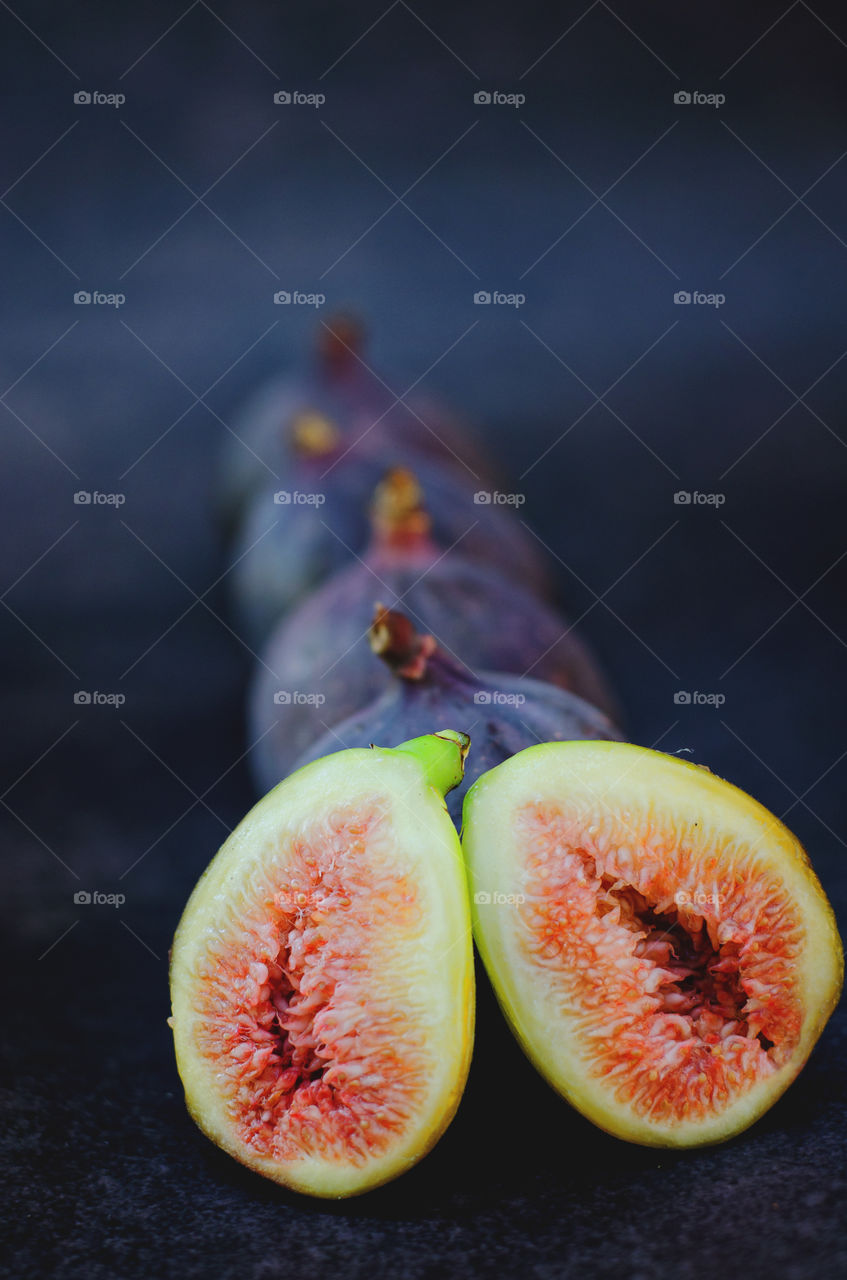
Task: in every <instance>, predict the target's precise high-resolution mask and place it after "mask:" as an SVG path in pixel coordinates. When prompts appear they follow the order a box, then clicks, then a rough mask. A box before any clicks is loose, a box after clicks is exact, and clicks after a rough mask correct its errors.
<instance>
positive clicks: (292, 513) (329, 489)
mask: <svg viewBox="0 0 847 1280" xmlns="http://www.w3.org/2000/svg"><path fill="white" fill-rule="evenodd" d="M321 422H322V420H321V419H317V418H314V417H312V418H310V419H309V420H308V421H307V422H306V423H305V426H306V427H308V428H311V430H310V438H311V437H312V435H314V436H315V437H316V439H315V441H314V446H315V447H312V446H310V447H309V448H303V449H301V451H300V457H299V461H298V464H297V466H296V468H292V473H291V483H292V486H293V488H292V489H290V490H287V491H281V492H271V491H269V490H264V491H263V492H262V493H261V494H260V495H257V497H256V498H254V499H253V502H252V504H251V506H250V507H249V509H248V513H247V517H246V520H245V522H244V527H243V529H242V531H241V534H240V536H239V538H238V541H237V543H236V546H235V554H234V566H233V569H232V573H231V574H230V578H229V585H230V592H231V597H232V602H233V609H234V613H235V617H236V619H237V623H238V626H239V628H240V630H241V632H242V634H243V635H244V637H245V639H247V640H248V641H250V643H251V644H253V645H254V646H257V647H258V646H260V645H261V644H262V643H263V642H264V641H265V640H266V639H267V637H268V635H269V634H270V632H271V630H272V628H273V626H274V625H275V623H277V622H278V621H279V620H280V618H282V617H283V615H284V614H285V613H286V612H287V611H288V610H289V609H290V608H291V606H292V605H294V604H296V603H297V602H298V601H299V600H300V599H301V598H302V597H303V596H304V595H305V594H306V593H307V592H308V591H310V590H311V589H312V588H314V587H315V586H316V585H317V584H318V583H321V582H323V581H324V580H325V579H326V578H328V577H329V576H330V574H332V573H334V572H335V571H336V570H338V569H342V568H344V567H345V565H349V564H350V563H351V561H352V560H353V559H354V557H356V556H358V555H360V554H361V553H362V552H363V551H364V550H365V548H366V546H367V543H368V535H369V531H370V520H369V518H368V510H367V503H366V500H364V499H363V497H362V495H363V494H368V493H372V492H373V491H374V488H375V486H376V485H377V484H378V482H379V480H380V479H381V477H382V476H383V475H384V473H385V458H384V454H383V455H382V456H380V457H366V456H364V455H363V454H362V453H361V452H360V453H356V454H355V455H354V454H352V453H351V454H350V455H349V456H347V457H346V458H344V460H343V462H342V463H341V465H339V466H338V467H336V468H333V467H332V457H333V450H334V448H335V445H334V442H333V437H332V435H331V427H330V424H329V423H325V430H324V432H323V434H320V432H319V426H320V423H321ZM320 440H323V441H325V442H326V445H327V446H328V448H327V449H326V450H325V451H324V452H322V453H321V452H319V450H318V448H317V447H316V446H317V444H318V443H319V441H320ZM380 493H381V497H380V502H381V504H382V505H383V507H387V506H389V505H390V506H391V509H392V511H393V512H394V515H395V517H396V518H401V517H402V513H403V512H404V511H405V510H416V509H417V508H418V507H420V505H421V503H422V501H423V494H424V493H425V494H426V508H427V514H428V517H429V520H430V522H431V525H432V531H433V536H434V538H435V540H436V542H437V543H438V544H439V545H440V546H441V547H445V548H450V547H457V548H460V549H461V553H462V556H463V557H465V558H467V559H469V560H474V561H481V562H482V563H488V564H491V563H492V562H493V563H496V565H497V567H498V569H499V570H500V572H501V573H502V574H504V575H508V576H510V577H513V578H514V579H515V580H516V581H517V582H520V583H521V584H522V585H523V586H524V587H525V588H527V589H529V590H532V591H535V592H537V593H538V594H539V595H549V592H550V579H549V575H548V573H547V565H546V563H545V560H544V558H543V556H542V554H541V553H540V550H539V544H538V543H536V542H535V541H534V540H533V539H532V538H531V536H530V535H529V534H528V533H527V532H526V530H525V529H524V528H523V526H522V525H521V523H520V522H519V521H518V520H516V519H515V517H514V515H513V514H512V513H511V512H510V511H509V510H508V509H507V508H506V507H503V506H497V505H492V504H480V503H479V502H477V501H476V495H475V494H474V492H473V490H472V488H471V487H469V486H468V485H467V484H466V483H465V481H464V479H463V477H462V476H461V475H460V474H459V473H458V472H457V470H456V468H454V467H445V466H444V465H443V464H442V463H437V462H424V461H418V462H417V463H416V464H415V473H414V475H413V474H412V473H411V472H410V471H409V470H408V469H406V468H401V467H397V468H394V469H393V470H392V471H391V472H389V474H388V476H387V477H386V480H385V483H384V484H383V485H382V486H381V489H380Z"/></svg>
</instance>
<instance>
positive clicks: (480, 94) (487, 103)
mask: <svg viewBox="0 0 847 1280" xmlns="http://www.w3.org/2000/svg"><path fill="white" fill-rule="evenodd" d="M473 100H474V103H475V104H476V106H478V107H515V108H517V107H522V106H523V105H524V103H525V102H526V94H524V93H503V91H502V90H501V89H477V91H476V92H475V94H474V96H473Z"/></svg>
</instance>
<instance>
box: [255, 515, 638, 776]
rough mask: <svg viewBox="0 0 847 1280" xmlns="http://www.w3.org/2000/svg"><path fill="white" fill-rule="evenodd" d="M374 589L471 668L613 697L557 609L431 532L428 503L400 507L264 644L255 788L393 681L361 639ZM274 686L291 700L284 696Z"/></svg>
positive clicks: (591, 698)
mask: <svg viewBox="0 0 847 1280" xmlns="http://www.w3.org/2000/svg"><path fill="white" fill-rule="evenodd" d="M377 507H378V508H379V503H377ZM382 514H383V515H384V514H385V513H384V512H382ZM378 515H379V510H378ZM378 599H382V600H383V601H384V603H385V605H386V606H387V607H388V608H394V607H400V608H402V609H403V610H405V611H406V612H407V613H408V614H409V616H410V617H411V619H412V621H413V622H414V624H415V625H416V626H419V627H420V628H421V629H422V630H426V631H429V632H431V633H432V635H433V636H435V638H436V640H437V642H438V644H439V646H440V647H441V648H442V649H443V650H444V651H445V652H446V653H448V654H451V655H452V656H453V657H454V659H455V660H456V661H457V662H458V663H459V664H460V665H461V666H464V667H466V669H467V671H468V672H469V673H470V674H472V673H473V672H474V671H480V670H485V671H498V672H499V671H503V672H507V673H509V674H512V675H518V676H524V675H525V674H529V675H530V676H532V677H533V678H534V679H539V680H545V681H548V682H549V683H551V684H555V685H558V686H559V687H560V688H563V689H569V690H571V691H572V692H574V693H577V694H578V695H579V696H581V697H584V698H585V700H586V701H587V702H591V703H593V704H594V705H596V706H598V707H600V708H601V709H606V708H612V707H613V706H614V703H613V700H612V697H611V694H610V693H609V691H608V687H607V685H606V682H605V680H604V677H603V675H602V673H601V672H600V670H599V669H598V667H597V665H596V663H595V662H594V660H593V658H592V657H591V655H590V653H589V652H588V650H587V649H586V648H585V646H584V645H583V644H582V642H581V641H580V640H579V639H578V638H577V637H576V636H574V635H572V634H570V633H569V629H568V624H567V622H566V621H565V619H564V618H563V617H562V615H561V614H559V613H558V612H557V611H555V610H554V609H553V608H552V607H551V606H549V605H547V604H546V603H544V602H543V601H540V600H538V599H536V598H535V596H533V595H532V594H531V593H530V592H528V591H526V590H524V589H523V588H522V587H521V586H520V585H518V584H516V583H514V582H512V581H510V580H509V579H507V578H505V577H503V575H502V574H500V573H499V572H498V571H497V570H496V569H494V568H492V567H491V566H489V565H483V564H476V563H473V562H472V561H470V560H468V559H466V558H465V557H464V556H462V555H461V554H460V552H459V551H458V550H453V551H447V552H445V551H443V550H441V549H440V548H439V547H438V546H437V545H436V543H435V542H434V541H433V540H432V539H431V538H430V536H429V530H428V518H427V515H426V512H425V510H423V509H422V508H421V509H416V510H413V511H407V510H404V511H403V513H402V518H401V519H399V520H398V521H396V522H395V521H394V520H393V519H391V518H389V519H386V521H385V524H384V525H383V523H382V520H381V518H380V519H377V520H375V527H374V535H373V538H372V541H371V547H370V550H369V551H368V553H367V554H366V555H365V556H364V557H363V559H362V561H361V562H358V563H355V564H353V565H351V566H350V567H349V568H347V569H344V570H342V572H340V573H338V574H336V575H334V576H333V577H332V578H331V579H330V580H329V581H328V582H326V583H325V584H324V585H323V586H322V587H320V588H319V589H318V590H317V591H316V592H315V593H314V594H313V595H312V596H310V597H308V598H307V599H306V600H304V601H303V602H302V603H301V604H300V605H299V606H298V607H297V608H296V609H294V610H292V612H291V613H290V614H289V615H288V617H286V618H284V619H283V621H282V622H281V623H280V624H279V626H278V627H277V628H276V629H275V631H274V632H273V635H272V636H271V638H270V640H269V642H268V644H267V646H266V647H265V649H264V650H263V651H262V653H261V662H260V664H259V666H258V667H257V669H256V672H255V675H254V678H253V681H252V684H251V687H250V690H249V693H248V709H247V719H248V740H249V742H250V743H251V752H250V761H251V768H252V770H253V772H254V776H255V777H256V778H257V780H258V782H259V785H260V787H264V786H265V785H266V784H267V782H268V781H269V780H274V781H276V780H278V779H279V778H281V777H284V776H285V774H286V773H287V772H288V770H289V769H290V768H291V767H292V766H293V764H294V762H295V761H296V760H297V759H298V758H299V757H300V756H301V755H302V754H303V753H304V752H305V751H306V750H308V748H309V747H310V746H311V745H312V744H313V743H314V742H315V741H316V740H317V739H318V738H319V737H320V736H321V735H322V734H323V733H325V732H327V731H328V730H329V729H330V728H331V727H332V726H333V725H335V724H338V723H339V722H340V721H342V720H344V719H346V718H347V716H349V715H352V714H353V713H354V712H356V711H358V710H359V709H360V708H361V707H363V706H367V705H368V704H369V703H370V702H372V701H373V699H375V698H376V697H378V696H379V694H380V693H382V692H383V691H384V690H385V689H386V688H388V687H389V686H390V685H391V682H392V676H391V673H390V671H389V670H388V669H387V668H386V667H385V666H384V665H383V664H382V663H378V662H374V659H373V655H372V653H371V651H370V646H369V644H368V638H367V637H368V631H369V628H370V625H371V621H372V617H373V609H374V604H375V602H376V600H378ZM280 696H281V697H282V698H287V699H288V700H287V701H286V702H284V703H280V701H279V698H280ZM275 699H276V700H275ZM298 699H299V700H298ZM612 715H613V716H614V712H612ZM338 745H339V746H341V745H342V744H341V743H338Z"/></svg>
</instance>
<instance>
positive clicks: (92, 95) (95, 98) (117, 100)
mask: <svg viewBox="0 0 847 1280" xmlns="http://www.w3.org/2000/svg"><path fill="white" fill-rule="evenodd" d="M74 102H75V103H76V105H77V106H78V107H122V106H123V105H124V103H125V102H126V94H125V93H100V91H99V90H97V89H94V90H92V91H91V92H89V90H88V89H77V91H76V93H75V94H74Z"/></svg>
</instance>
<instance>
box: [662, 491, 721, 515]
mask: <svg viewBox="0 0 847 1280" xmlns="http://www.w3.org/2000/svg"><path fill="white" fill-rule="evenodd" d="M673 501H674V506H675V507H714V508H715V509H716V510H717V508H718V507H722V506H723V504H724V503H725V502H726V494H725V493H701V492H700V490H699V489H695V490H694V491H693V492H692V491H690V490H689V489H677V491H676V493H675V494H674V496H673Z"/></svg>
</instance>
